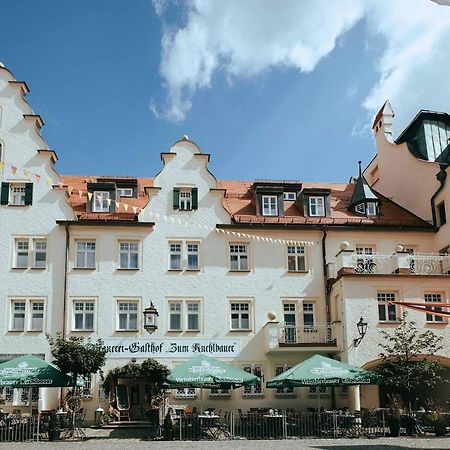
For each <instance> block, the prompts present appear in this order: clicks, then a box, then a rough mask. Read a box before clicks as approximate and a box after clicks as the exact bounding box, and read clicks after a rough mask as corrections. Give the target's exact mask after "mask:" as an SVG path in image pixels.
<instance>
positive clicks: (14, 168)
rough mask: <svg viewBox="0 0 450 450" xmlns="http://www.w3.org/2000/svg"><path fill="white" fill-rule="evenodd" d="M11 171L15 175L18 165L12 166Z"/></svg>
mask: <svg viewBox="0 0 450 450" xmlns="http://www.w3.org/2000/svg"><path fill="white" fill-rule="evenodd" d="M11 172H12V174H13V175H15V174H16V172H17V167H16V166H11Z"/></svg>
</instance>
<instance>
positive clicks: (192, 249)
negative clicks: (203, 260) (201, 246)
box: [186, 242, 200, 270]
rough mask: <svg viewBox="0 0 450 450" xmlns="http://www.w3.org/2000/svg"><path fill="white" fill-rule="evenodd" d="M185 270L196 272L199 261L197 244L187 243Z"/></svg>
mask: <svg viewBox="0 0 450 450" xmlns="http://www.w3.org/2000/svg"><path fill="white" fill-rule="evenodd" d="M186 246H187V270H198V269H199V268H200V266H199V259H198V244H195V243H189V242H188V243H187V244H186Z"/></svg>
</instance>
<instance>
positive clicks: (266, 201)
mask: <svg viewBox="0 0 450 450" xmlns="http://www.w3.org/2000/svg"><path fill="white" fill-rule="evenodd" d="M277 202H278V198H277V196H276V195H263V196H262V213H263V216H277V215H278V205H277Z"/></svg>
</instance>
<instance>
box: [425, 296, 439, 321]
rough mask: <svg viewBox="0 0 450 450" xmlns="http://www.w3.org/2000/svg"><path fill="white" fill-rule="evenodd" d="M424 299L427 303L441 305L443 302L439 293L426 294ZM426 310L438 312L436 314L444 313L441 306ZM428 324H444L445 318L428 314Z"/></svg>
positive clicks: (430, 307)
mask: <svg viewBox="0 0 450 450" xmlns="http://www.w3.org/2000/svg"><path fill="white" fill-rule="evenodd" d="M424 299H425V301H426V302H430V303H441V302H442V296H441V294H438V293H432V294H425V295H424ZM426 309H428V310H429V311H436V312H442V307H440V306H431V305H430V306H427V307H426ZM426 317H427V322H440V323H442V322H444V318H443V317H442V316H436V315H434V314H427V315H426Z"/></svg>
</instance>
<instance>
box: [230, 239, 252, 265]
mask: <svg viewBox="0 0 450 450" xmlns="http://www.w3.org/2000/svg"><path fill="white" fill-rule="evenodd" d="M247 250H248V244H230V270H233V271H244V272H246V271H248V254H247Z"/></svg>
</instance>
